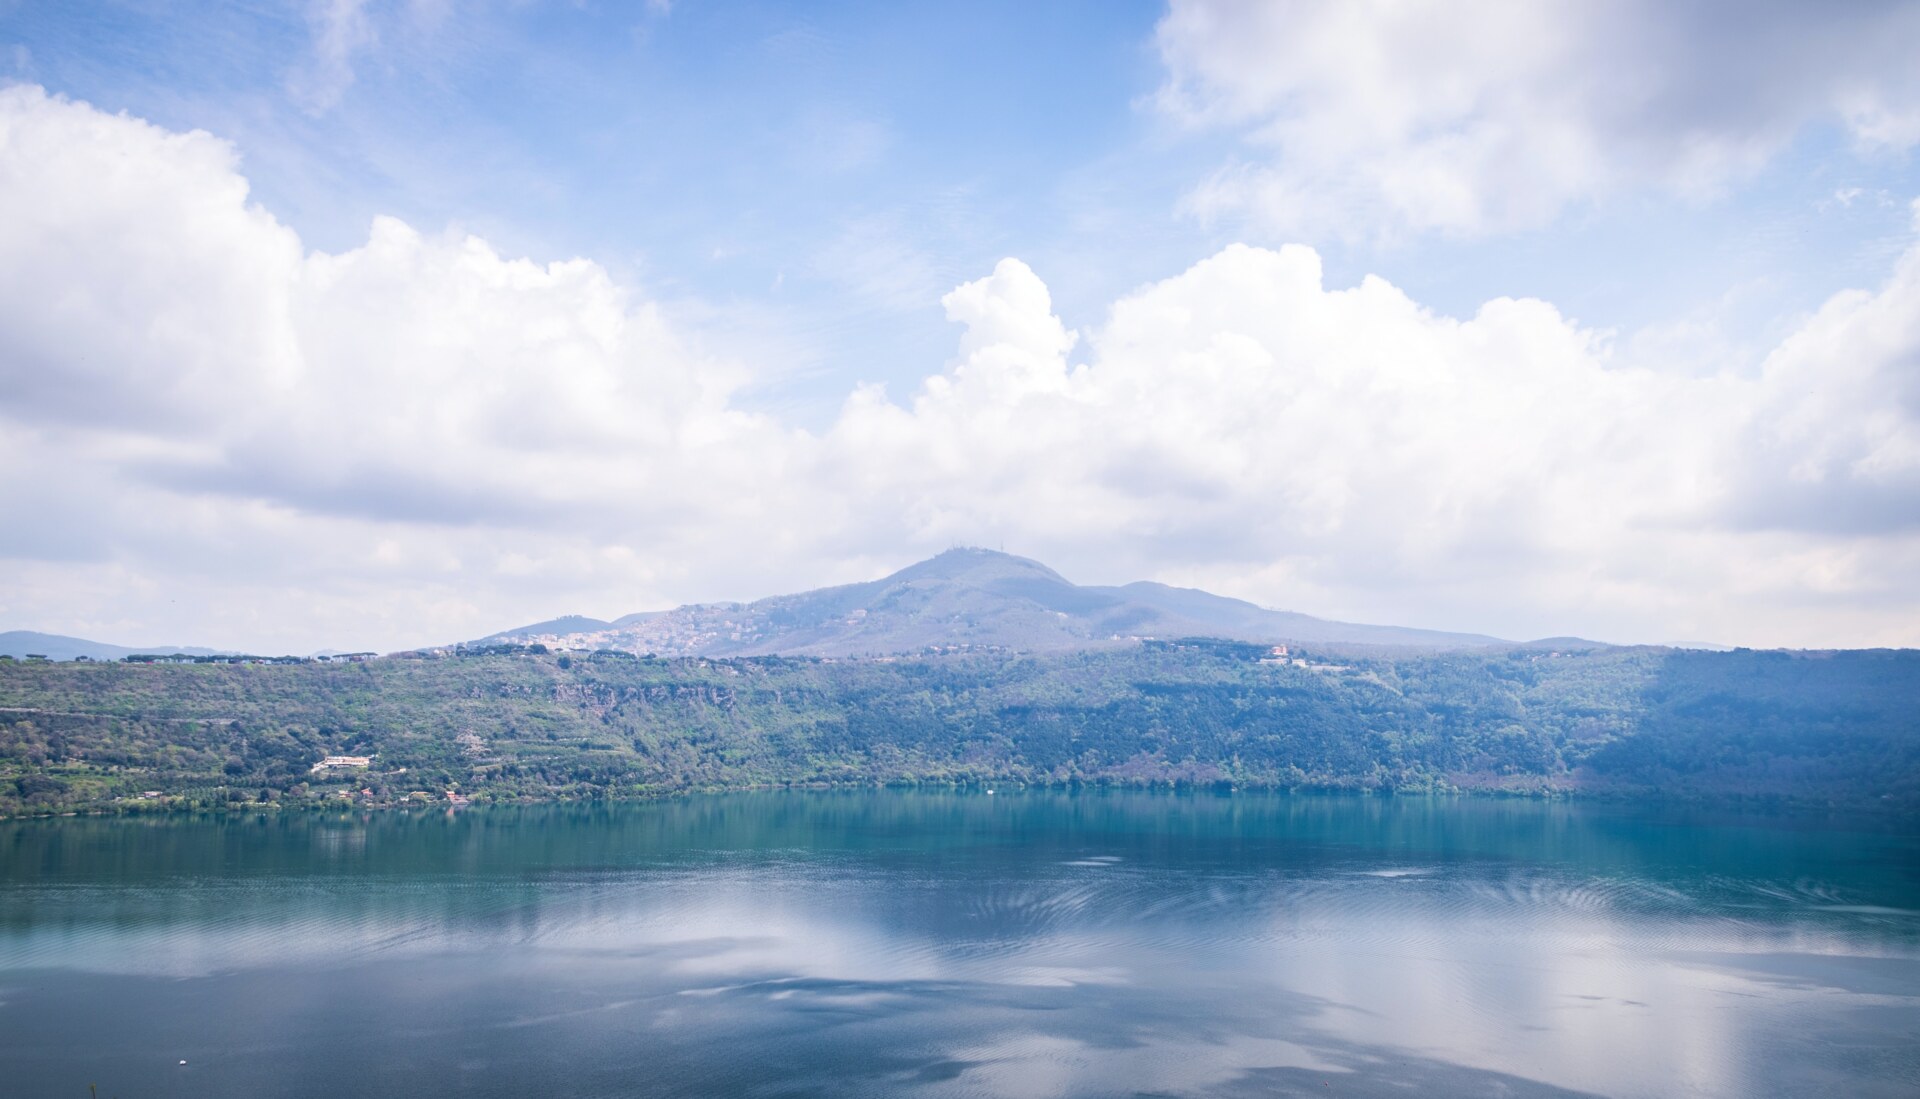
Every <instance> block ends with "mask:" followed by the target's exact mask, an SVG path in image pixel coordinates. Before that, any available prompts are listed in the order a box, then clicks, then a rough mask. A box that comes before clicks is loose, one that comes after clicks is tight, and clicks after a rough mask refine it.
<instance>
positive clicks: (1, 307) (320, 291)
mask: <svg viewBox="0 0 1920 1099" xmlns="http://www.w3.org/2000/svg"><path fill="white" fill-rule="evenodd" d="M0 208H4V209H7V210H9V211H15V212H18V213H19V216H14V217H9V218H6V219H0V514H5V515H7V516H9V517H10V519H11V521H10V522H8V523H6V524H4V525H0V559H4V560H5V562H6V563H5V575H6V577H7V579H6V580H5V582H4V583H0V622H4V623H5V624H7V625H9V626H19V627H32V628H42V629H56V630H64V631H67V632H76V633H80V634H83V635H88V634H91V635H94V636H99V637H101V638H102V639H105V640H123V641H135V642H147V641H171V642H200V643H218V644H242V645H247V646H252V647H260V648H280V649H299V648H312V647H319V646H321V645H341V646H351V647H358V646H361V645H379V646H383V647H391V646H398V645H401V644H410V643H419V642H423V641H433V640H448V639H453V638H458V637H462V636H475V635H477V634H479V633H482V632H486V631H488V630H490V629H493V628H498V627H501V626H504V625H507V624H510V623H511V622H513V621H515V620H518V619H527V620H531V619H533V618H538V617H546V616H547V615H549V614H552V613H556V612H559V611H584V612H589V613H599V614H617V613H621V612H624V611H628V610H635V609H641V608H643V607H648V606H658V605H662V604H665V603H671V602H674V601H678V600H683V599H711V598H729V597H751V596H755V595H761V594H769V593H772V592H776V591H781V590H791V589H794V588H798V587H802V586H810V585H814V584H818V583H824V582H832V581H842V580H850V579H858V578H863V577H866V576H870V575H874V574H876V573H877V572H879V571H881V570H882V569H883V568H885V567H888V566H894V565H898V564H901V563H904V562H905V561H906V560H909V559H911V558H912V557H914V556H916V555H919V554H922V553H925V552H928V551H932V550H937V549H940V548H944V547H945V546H946V545H949V544H952V543H954V542H969V543H985V544H989V545H991V544H999V543H1004V544H1005V545H1006V546H1007V548H1009V549H1014V550H1018V551H1023V552H1028V553H1031V554H1033V555H1036V556H1039V557H1041V558H1043V559H1045V560H1048V561H1050V562H1052V563H1054V564H1056V565H1057V566H1058V567H1061V568H1062V569H1063V570H1065V571H1066V572H1068V574H1069V575H1072V576H1074V577H1076V578H1079V579H1083V580H1087V581H1120V580H1127V579H1135V578H1141V577H1157V578H1161V579H1166V580H1170V581H1176V582H1189V583H1197V584H1201V585H1204V586H1209V587H1213V588H1215V589H1217V590H1228V591H1231V592H1233V593H1235V594H1240V595H1244V596H1247V597H1250V598H1254V599H1256V600H1258V601H1260V602H1264V603H1267V604H1269V605H1279V606H1286V607H1290V608H1294V609H1301V610H1307V611H1310V612H1315V613H1325V614H1336V615H1343V616H1349V617H1357V618H1362V619H1374V620H1387V621H1400V622H1406V623H1409V624H1419V625H1432V626H1450V627H1456V628H1463V629H1482V630H1487V631H1490V632H1496V633H1505V634H1508V635H1520V634H1528V635H1533V634H1542V633H1551V632H1561V631H1578V632H1587V633H1591V634H1599V635H1602V636H1606V637H1615V638H1626V639H1656V640H1657V639H1674V638H1689V639H1695V638H1697V639H1722V640H1730V641H1740V642H1750V643H1893V642H1902V643H1909V644H1911V643H1915V642H1920V634H1916V632H1915V626H1914V623H1916V622H1920V582H1917V581H1916V580H1915V579H1914V577H1916V576H1920V508H1916V507H1915V501H1920V248H1916V249H1913V250H1910V251H1909V252H1908V253H1907V254H1906V255H1905V256H1904V257H1903V258H1902V259H1901V260H1900V261H1899V263H1898V265H1897V266H1896V268H1895V270H1894V271H1893V273H1892V275H1891V277H1890V278H1889V280H1888V281H1887V283H1886V284H1885V285H1884V286H1883V287H1881V288H1880V289H1878V290H1876V291H1871V292H1866V291H1857V292H1848V293H1843V294H1840V295H1837V296H1836V297H1834V298H1833V299H1832V300H1831V301H1830V302H1829V303H1828V304H1827V305H1826V306H1825V307H1824V308H1823V309H1822V310H1821V311H1820V312H1819V313H1818V314H1817V315H1816V316H1814V317H1813V318H1812V319H1811V320H1810V321H1809V322H1808V323H1807V324H1805V325H1804V326H1803V327H1802V328H1801V329H1800V330H1799V331H1798V332H1797V333H1796V334H1795V335H1794V336H1793V337H1792V338H1791V339H1789V340H1787V341H1785V342H1784V343H1783V344H1782V345H1781V346H1780V347H1779V348H1777V349H1776V350H1775V351H1773V353H1772V354H1771V355H1769V356H1768V357H1766V359H1765V360H1764V362H1761V363H1753V364H1749V365H1748V367H1747V368H1746V369H1744V370H1735V369H1726V368H1723V367H1709V368H1706V369H1702V368H1700V367H1698V366H1697V365H1695V364H1673V365H1671V366H1662V365H1660V364H1658V363H1652V362H1650V361H1649V360H1648V352H1647V351H1646V349H1645V347H1642V348H1641V349H1640V351H1639V352H1637V353H1635V354H1633V355H1631V356H1629V355H1626V354H1616V353H1615V351H1614V350H1613V346H1612V344H1613V341H1612V339H1611V337H1610V336H1609V335H1608V334H1607V333H1602V332H1596V331H1593V330H1590V329H1585V328H1582V327H1580V326H1579V325H1577V324H1575V323H1573V322H1571V321H1569V320H1568V319H1567V318H1565V317H1564V316H1562V315H1561V314H1560V313H1559V312H1558V311H1556V310H1555V309H1554V308H1553V307H1552V306H1551V305H1548V304H1546V303H1544V302H1540V301H1528V300H1508V299H1500V300H1495V301H1492V302H1488V303H1487V304H1485V305H1484V306H1482V307H1481V308H1480V309H1479V310H1478V311H1477V312H1476V313H1475V314H1474V315H1473V316H1471V317H1468V318H1464V319H1459V318H1452V317H1447V316H1443V315H1439V314H1436V313H1434V312H1432V311H1431V310H1429V309H1426V308H1424V307H1423V306H1421V305H1420V304H1419V303H1418V302H1415V301H1413V300H1411V299H1410V298H1409V297H1408V296H1407V295H1406V294H1404V293H1403V292H1402V291H1400V290H1398V289H1397V288H1395V287H1394V286H1392V285H1391V284H1389V283H1387V282H1385V281H1384V280H1381V279H1378V278H1369V279H1367V280H1364V281H1363V282H1361V283H1360V284H1359V285H1357V286H1354V287H1350V288H1329V287H1327V286H1325V285H1324V283H1323V280H1322V276H1321V271H1320V264H1319V259H1318V257H1317V256H1316V255H1315V253H1314V252H1313V251H1312V250H1310V249H1307V248H1304V247H1299V246H1293V247H1287V248H1282V249H1279V250H1266V249H1258V248H1250V247H1244V246H1234V247H1230V248H1227V249H1225V250H1223V251H1221V252H1220V253H1218V254H1216V255H1214V256H1211V257H1209V258H1207V259H1205V260H1203V261H1202V262H1200V263H1198V264H1196V265H1194V266H1193V267H1192V268H1191V269H1189V270H1187V271H1185V272H1182V273H1179V274H1176V275H1173V276H1172V277H1169V278H1167V279H1164V280H1162V281H1160V282H1157V283H1154V284H1151V285H1148V286H1145V287H1142V288H1141V289H1139V290H1137V291H1136V292H1134V293H1131V294H1129V295H1127V296H1125V297H1124V298H1122V299H1121V300H1119V301H1118V302H1116V303H1114V305H1113V307H1112V309H1111V311H1110V312H1109V314H1108V316H1107V317H1106V319H1105V321H1104V322H1103V323H1102V324H1101V325H1100V326H1099V327H1098V328H1096V329H1094V330H1091V331H1089V332H1086V333H1076V332H1074V331H1071V330H1069V329H1068V328H1067V327H1066V326H1065V325H1064V324H1063V323H1062V322H1061V320H1060V319H1059V318H1058V317H1057V316H1056V315H1055V314H1054V311H1053V305H1052V301H1051V296H1050V294H1049V292H1048V288H1047V287H1046V285H1045V284H1044V283H1043V282H1042V281H1041V279H1040V278H1039V277H1038V276H1037V275H1036V274H1035V273H1034V272H1033V271H1031V270H1030V269H1028V268H1027V267H1026V266H1025V265H1024V264H1022V263H1020V262H1019V261H1017V260H1011V259H1010V260H1006V261H1003V262H1002V263H1000V264H999V265H998V266H997V267H996V268H995V270H994V271H993V272H992V274H990V275H989V276H987V277H985V278H982V279H979V280H976V281H973V282H969V283H966V284H965V285H963V286H961V287H959V288H958V289H956V290H954V291H953V292H952V293H950V294H948V295H947V296H946V297H945V298H944V299H943V301H944V305H945V307H946V309H947V312H948V316H949V317H950V318H951V319H952V320H954V321H955V322H956V323H958V324H959V325H960V326H962V332H961V338H960V341H959V350H958V355H957V357H956V358H955V360H954V361H953V362H952V363H950V364H949V366H948V368H947V369H945V370H943V371H940V372H938V373H935V374H934V375H932V376H931V377H929V378H928V379H927V380H926V382H925V383H924V385H923V386H922V387H921V388H920V389H919V390H918V391H917V392H916V393H914V394H912V395H911V397H910V399H908V400H907V402H906V403H904V404H901V403H895V402H893V401H891V400H889V399H888V398H887V396H886V395H885V394H884V393H882V392H881V391H879V390H877V389H863V390H861V391H859V392H857V393H855V394H853V395H852V396H851V397H850V398H849V400H848V402H847V404H846V405H845V407H844V408H843V409H842V410H841V412H840V414H839V416H838V418H837V420H835V421H834V422H833V423H832V424H831V426H830V427H828V428H827V429H825V430H823V431H821V432H818V433H814V432H808V431H803V430H799V429H797V428H794V427H792V426H790V425H788V424H786V423H783V422H781V421H780V420H778V419H776V418H773V417H770V416H767V415H756V414H750V413H747V412H744V411H742V409H741V407H740V400H739V396H740V393H741V391H742V387H743V386H745V385H746V384H747V383H748V382H749V381H751V379H752V374H751V373H750V372H749V371H747V370H746V369H744V368H742V367H739V366H736V365H733V364H730V363H728V362H725V361H722V360H719V359H717V358H715V357H714V356H713V355H712V354H710V353H708V352H706V351H704V350H702V340H701V339H700V338H699V336H698V333H697V331H696V330H690V329H689V328H688V326H687V325H686V324H685V323H684V322H683V321H680V320H676V319H675V318H674V317H673V316H670V315H668V314H667V313H666V312H664V311H663V310H662V309H661V307H659V306H658V305H657V304H656V303H653V302H650V301H647V300H645V299H644V298H641V297H640V296H638V295H637V294H636V293H634V292H633V291H632V290H630V289H628V288H625V287H623V286H621V285H619V284H618V283H616V282H615V281H614V280H613V279H612V277H611V276H609V274H608V273H607V272H606V271H605V270H604V269H602V268H600V267H599V266H597V265H595V264H592V263H589V262H586V261H580V260H571V261H565V262H557V263H544V264H543V263H536V262H532V261H529V260H516V259H508V258H504V257H502V256H500V255H498V254H497V253H495V252H494V251H493V250H492V249H491V248H489V247H488V246H487V245H486V244H485V243H484V242H483V241H480V240H477V239H474V238H471V237H462V236H458V235H433V234H422V233H420V232H418V231H416V230H414V229H412V228H410V227H408V226H406V225H404V224H402V223H400V222H397V221H393V220H390V219H381V220H379V221H377V222H376V223H375V224H374V226H373V228H372V231H371V233H370V235H369V237H368V239H367V241H366V242H365V243H364V244H362V245H360V246H358V247H355V248H353V249H351V250H349V251H346V252H342V253H338V254H327V253H319V252H312V251H308V250H306V249H305V248H304V247H303V246H302V244H301V242H300V241H299V240H298V238H297V237H296V235H295V234H293V233H292V232H291V231H290V230H288V229H287V228H286V227H285V226H282V225H280V224H279V223H278V222H276V221H275V219H274V218H273V217H272V216H271V215H270V214H268V213H266V212H265V211H263V210H261V209H259V208H258V207H255V206H249V205H248V203H247V187H246V183H245V180H244V179H243V178H242V177H241V176H240V175H239V174H238V172H237V171H236V166H235V157H234V153H233V150H232V149H231V148H230V147H229V146H228V145H226V144H225V143H223V142H221V141H219V140H217V139H215V138H213V137H211V136H209V135H206V134H203V133H192V134H176V133H170V132H167V131H165V130H162V129H159V128H157V127H154V126H151V125H148V124H146V123H144V122H141V121H139V120H137V119H132V118H128V117H125V116H111V115H107V114H104V113H102V112H99V111H96V110H94V109H93V108H91V107H88V106H86V105H84V104H78V103H72V102H67V101H62V100H59V99H54V98H49V97H48V96H46V95H45V94H44V93H42V92H40V91H39V90H38V89H34V88H18V87H16V88H11V89H5V90H0Z"/></svg>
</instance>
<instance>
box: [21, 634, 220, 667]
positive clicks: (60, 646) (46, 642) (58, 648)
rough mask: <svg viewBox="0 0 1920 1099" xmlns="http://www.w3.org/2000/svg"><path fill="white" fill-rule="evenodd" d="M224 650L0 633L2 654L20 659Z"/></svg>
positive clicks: (103, 657) (199, 653)
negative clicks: (130, 645)
mask: <svg viewBox="0 0 1920 1099" xmlns="http://www.w3.org/2000/svg"><path fill="white" fill-rule="evenodd" d="M222 651H223V650H220V649H200V648H194V647H192V646H188V645H146V646H142V647H140V648H128V647H127V646H125V645H108V644H106V643H104V642H100V641H88V640H87V639H86V638H84V637H62V636H61V635H59V634H56V633H36V632H34V631H32V630H8V631H6V632H5V633H0V656H11V657H13V658H15V659H16V660H17V659H21V658H24V657H26V656H28V655H33V656H44V657H46V658H47V659H48V660H72V659H74V658H75V657H80V656H84V657H86V658H88V659H89V660H118V659H120V658H121V657H123V656H131V655H133V654H134V653H186V654H187V655H188V656H214V655H217V654H219V653H220V652H222Z"/></svg>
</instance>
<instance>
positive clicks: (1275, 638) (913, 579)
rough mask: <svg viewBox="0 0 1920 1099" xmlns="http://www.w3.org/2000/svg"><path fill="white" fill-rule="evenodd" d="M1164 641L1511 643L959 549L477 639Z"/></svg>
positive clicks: (747, 646) (765, 646) (864, 647)
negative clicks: (807, 587)
mask: <svg viewBox="0 0 1920 1099" xmlns="http://www.w3.org/2000/svg"><path fill="white" fill-rule="evenodd" d="M1169 637H1218V638H1227V639H1232V640H1240V641H1269V642H1308V643H1323V644H1324V643H1337V644H1349V645H1390V646H1400V647H1411V648H1427V649H1464V648H1480V647H1486V646H1491V645H1505V644H1511V643H1510V642H1507V641H1503V640H1502V639H1500V638H1497V637H1487V636H1485V635H1481V634H1467V633H1448V632H1444V631H1439V630H1422V629H1411V628H1407V627H1402V626H1375V625H1361V624H1357V623H1352V622H1332V621H1328V620H1326V619H1323V618H1315V617H1313V616H1311V615H1305V614H1297V613H1294V612H1291V611H1275V610H1268V609H1266V608H1263V607H1258V606H1255V605H1254V604H1252V603H1247V602H1244V601H1242V600H1238V599H1229V598H1226V597H1224V596H1219V595H1214V594H1211V593H1209V592H1204V591H1199V590H1196V589H1193V588H1175V587H1169V586H1167V585H1165V584H1155V583H1150V582H1145V581H1141V582H1137V583H1132V584H1126V585H1123V586H1119V587H1082V586H1080V585H1077V584H1074V583H1072V582H1071V581H1069V580H1067V579H1066V578H1065V577H1063V576H1061V575H1060V574H1059V573H1057V572H1055V571H1053V570H1052V569H1050V568H1048V567H1047V566H1045V565H1043V564H1041V563H1040V562H1038V561H1033V560H1029V559H1027V558H1024V557H1016V556H1014V555H1012V554H1008V553H1000V552H997V551H994V550H986V549H971V548H969V549H952V550H948V551H946V552H945V553H942V554H940V555H938V556H936V557H932V558H929V559H928V560H925V561H922V562H920V563H918V564H915V565H910V566H908V567H906V568H904V569H901V570H900V571H899V572H896V573H893V574H892V575H890V576H886V577H882V578H881V579H879V580H873V581H869V582H866V583H862V584H847V585H844V586H841V587H833V588H820V589H817V590H815V591H807V592H800V593H797V594H793V595H776V596H771V597H769V598H766V599H761V600H757V601H755V602H752V603H703V604H694V605H690V606H684V607H679V608H677V609H675V610H671V611H653V612H644V613H640V614H629V615H626V616H625V617H622V618H616V619H613V620H611V621H604V620H601V619H597V618H588V617H585V616H581V615H569V616H567V617H563V618H556V619H552V620H549V621H546V622H537V623H534V624H532V625H528V626H521V627H518V628H515V629H511V630H503V631H501V632H500V633H497V634H493V635H492V636H490V637H487V638H484V639H482V640H481V642H478V643H491V642H519V643H533V642H539V643H543V644H549V645H564V646H569V647H586V648H611V649H623V650H627V651H631V652H651V653H656V654H658V655H661V656H694V655H699V656H748V655H762V654H785V655H809V656H859V655H879V654H887V653H905V652H917V651H920V650H924V649H928V648H938V647H947V646H961V647H969V648H1002V649H1015V650H1023V651H1047V650H1061V649H1077V648H1088V647H1095V646H1100V645H1108V644H1113V643H1118V642H1124V641H1127V640H1130V639H1138V638H1169ZM1581 644H1586V645H1591V644H1592V643H1591V642H1584V643H1581Z"/></svg>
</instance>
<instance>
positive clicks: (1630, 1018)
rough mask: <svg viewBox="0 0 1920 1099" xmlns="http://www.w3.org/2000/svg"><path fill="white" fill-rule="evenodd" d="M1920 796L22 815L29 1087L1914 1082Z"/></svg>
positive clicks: (1515, 1090)
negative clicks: (1815, 811) (1881, 801)
mask: <svg viewBox="0 0 1920 1099" xmlns="http://www.w3.org/2000/svg"><path fill="white" fill-rule="evenodd" d="M1907 825H1908V826H1907V827H1902V826H1901V825H1900V824H1899V823H1898V822H1891V823H1890V822H1872V821H1868V822H1861V821H1852V822H1848V821H1841V820H1835V819H1829V818H1825V817H1820V816H1794V815H1777V816H1741V815H1732V814H1728V813H1717V812H1708V811H1702V810H1678V809H1670V808H1666V809H1662V808H1648V807H1634V806H1618V805H1598V804H1568V803H1556V802H1535V801H1525V800H1496V799H1458V798H1433V799H1426V798H1367V797H1336V796H1300V795H1296V796H1284V795H1273V796H1267V795H1245V794H1237V795H1207V794H1148V793H1098V792H1090V793H1079V794H1067V793H1060V792H1009V791H1001V792H998V793H996V794H992V795H989V794H987V793H985V792H984V791H981V792H974V793H924V792H828V793H820V792H807V793H759V794H741V795H728V796H714V797H697V798H687V799H681V800H674V801H666V802H659V803H652V804H630V805H615V806H579V805H560V806H548V807H534V808H494V809H465V810H461V811H458V812H451V813H450V812H446V811H442V810H433V811H416V812H398V811H395V812H374V813H361V812H353V813H340V814H333V815H328V814H320V813H288V814H283V815H274V814H266V815H257V816H255V815H248V816H232V817H224V818H222V817H182V818H147V819H120V820H114V819H86V818H69V819H59V820H41V821H16V822H8V823H0V1094H4V1095H7V1096H74V1097H83V1096H87V1095H88V1094H89V1093H88V1086H89V1085H90V1084H96V1085H98V1094H99V1095H100V1096H102V1097H107V1096H120V1097H123V1099H133V1097H136V1096H139V1097H150V1096H267V1095H276V1096H278V1095H293V1096H336V1097H337V1096H395V1095H440V1094H460V1095H470V1096H519V1095H530V1096H532V1095H567V1096H603V1095H685V1096H721V1095H770V1096H771V1095H780V1096H806V1095H818V1096H846V1095H898V1094H914V1095H925V1096H949V1095H978V1096H989V1095H991V1096H1002V1095H1004V1096H1056V1095H1058V1096H1082V1095H1084V1096H1107V1095H1134V1094H1145V1095H1223V1096H1240V1095H1247V1096H1252V1095H1261V1096H1266V1095H1288V1094H1299V1095H1315V1096H1328V1095H1334V1096H1371V1095H1394V1096H1406V1095H1447V1094H1458V1095H1473V1096H1482V1095H1511V1096H1567V1095H1589V1094H1592V1095H1609V1096H1679V1095H1693V1096H1743V1097H1744V1096H1767V1095H1780V1096H1802V1095H1815V1094H1832V1095H1841V1094H1844V1095H1849V1096H1881V1095H1884V1096H1912V1095H1915V1094H1920V838H1916V836H1915V835H1914V833H1913V829H1912V828H1911V822H1907ZM183 1060H184V1061H185V1062H186V1064H184V1065H181V1064H180V1063H179V1062H181V1061H183Z"/></svg>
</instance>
